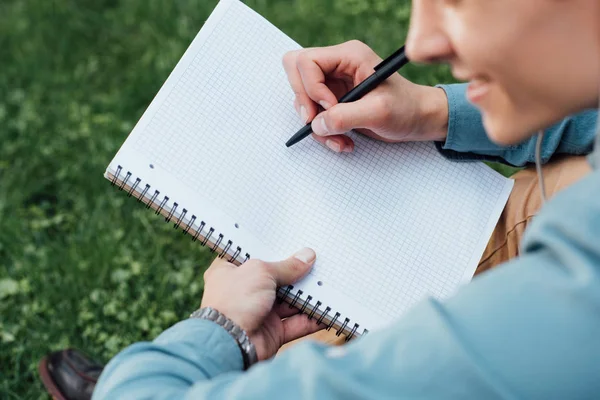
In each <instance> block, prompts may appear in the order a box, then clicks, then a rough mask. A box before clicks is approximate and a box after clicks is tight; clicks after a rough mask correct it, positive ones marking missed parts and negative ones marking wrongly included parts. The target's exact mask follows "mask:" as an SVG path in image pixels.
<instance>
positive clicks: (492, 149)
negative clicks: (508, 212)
mask: <svg viewBox="0 0 600 400" xmlns="http://www.w3.org/2000/svg"><path fill="white" fill-rule="evenodd" d="M439 87H440V88H442V89H444V91H445V92H446V95H447V97H448V107H449V117H448V136H447V139H446V142H445V143H436V145H437V148H438V150H439V151H440V152H441V153H442V155H443V156H444V157H446V158H449V159H452V160H457V161H475V160H481V161H495V162H502V163H505V164H510V165H513V166H523V165H525V164H527V163H533V162H535V145H536V139H537V138H536V137H533V138H531V139H528V140H526V141H525V142H523V143H521V144H519V145H516V146H509V147H502V146H499V145H497V144H495V143H493V142H492V141H491V140H490V139H488V137H487V135H486V132H485V129H484V127H483V122H482V120H481V114H480V112H479V110H477V108H475V107H474V106H473V105H472V104H470V103H469V102H468V101H467V98H466V96H465V92H466V87H467V85H466V84H456V85H440V86H439ZM597 114H598V112H597V110H590V111H586V112H583V113H581V114H578V115H576V116H573V117H569V118H567V119H565V120H563V121H561V122H560V123H558V124H556V125H554V126H552V127H551V128H549V129H548V130H546V132H545V136H544V141H543V145H542V161H543V162H547V161H548V160H550V159H551V158H552V156H554V155H557V154H574V155H583V154H588V153H590V152H591V151H592V148H593V144H594V136H595V128H596V120H597Z"/></svg>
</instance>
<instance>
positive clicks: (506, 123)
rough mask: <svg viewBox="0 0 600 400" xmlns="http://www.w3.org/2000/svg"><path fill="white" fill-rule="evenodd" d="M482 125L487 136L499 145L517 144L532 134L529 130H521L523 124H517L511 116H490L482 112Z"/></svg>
mask: <svg viewBox="0 0 600 400" xmlns="http://www.w3.org/2000/svg"><path fill="white" fill-rule="evenodd" d="M483 125H484V127H485V130H486V132H487V135H488V138H490V140H491V141H492V142H494V143H496V144H497V145H500V146H513V145H517V144H520V143H521V142H523V141H524V140H526V139H529V138H530V137H531V136H533V135H534V134H532V133H531V132H530V131H523V129H522V127H523V126H525V124H519V121H518V120H516V119H515V118H511V117H504V118H492V117H491V116H489V115H488V114H484V116H483ZM519 127H521V128H519ZM534 133H535V131H534Z"/></svg>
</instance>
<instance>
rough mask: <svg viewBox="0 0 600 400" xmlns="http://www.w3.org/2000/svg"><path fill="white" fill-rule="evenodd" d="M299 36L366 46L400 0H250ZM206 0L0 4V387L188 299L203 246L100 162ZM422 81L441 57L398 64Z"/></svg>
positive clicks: (380, 40) (391, 33) (148, 324)
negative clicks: (55, 355)
mask: <svg viewBox="0 0 600 400" xmlns="http://www.w3.org/2000/svg"><path fill="white" fill-rule="evenodd" d="M247 3H248V4H249V5H250V6H252V7H253V8H255V9H256V10H258V11H259V12H261V13H262V14H263V15H265V16H267V17H268V18H269V19H270V20H271V21H273V22H274V23H275V24H276V25H278V26H279V27H281V28H282V29H283V30H284V31H286V32H287V33H288V34H289V35H291V36H292V37H293V38H295V39H296V40H297V41H299V42H300V43H301V44H302V45H304V46H319V45H328V44H334V43H339V42H342V41H345V40H349V39H354V38H358V39H361V40H363V41H365V42H367V43H368V44H369V45H371V46H372V47H373V48H375V49H376V50H377V51H378V52H379V53H380V54H381V55H385V54H387V53H389V52H391V51H392V50H394V49H395V48H397V47H398V45H399V44H401V43H402V42H403V41H404V39H405V35H406V31H407V26H408V23H407V21H408V18H409V12H410V7H409V1H408V0H402V1H394V0H328V1H323V0H249V1H248V2H247ZM215 4H216V0H78V1H75V0H2V2H1V3H0V65H1V66H2V67H1V72H0V222H1V224H0V398H2V399H13V398H47V396H46V395H45V394H44V393H43V390H42V386H41V384H40V383H39V381H38V378H37V373H36V364H37V362H38V360H39V359H40V358H41V357H42V356H43V355H44V354H46V353H47V352H49V351H52V350H56V349H61V348H65V347H68V346H73V347H77V348H82V349H85V350H86V351H87V352H89V353H90V354H91V355H92V356H94V357H96V358H97V359H99V360H101V361H106V360H108V359H109V358H110V357H111V356H113V355H114V354H115V353H116V352H118V351H119V350H120V349H122V348H123V347H125V346H126V345H128V344H130V343H132V342H135V341H139V340H145V339H151V338H152V337H154V336H155V335H156V334H158V333H159V332H160V331H162V330H163V329H164V328H166V327H168V326H169V325H171V324H173V323H174V322H176V321H177V320H178V319H181V318H183V317H185V316H186V315H188V313H189V312H190V311H192V310H193V309H195V308H196V307H197V306H198V304H199V301H200V297H201V294H202V272H203V270H204V269H205V268H206V266H207V265H208V264H209V262H210V260H211V254H209V253H208V252H207V251H205V250H204V249H203V248H201V247H200V246H199V245H197V244H195V243H192V242H191V241H189V240H182V235H181V233H179V232H176V231H174V230H173V228H172V225H167V224H164V223H162V222H161V219H159V218H158V217H155V216H154V215H153V214H152V213H150V212H148V211H147V210H146V209H144V208H143V207H141V206H140V205H139V204H137V203H136V202H135V201H133V200H131V199H128V198H127V197H126V196H123V195H122V194H117V193H116V192H115V191H114V190H113V188H112V187H111V186H110V185H109V184H108V183H107V182H106V181H105V180H104V178H103V177H102V174H103V172H104V169H105V167H106V165H107V164H108V162H109V161H110V160H111V158H112V156H113V155H114V154H115V152H116V150H117V149H118V147H119V146H120V144H121V143H122V142H123V140H124V139H125V137H126V136H127V134H128V133H129V132H130V130H131V128H132V127H133V125H134V124H135V122H136V121H137V119H138V118H139V117H140V116H141V114H142V112H143V111H144V109H145V108H146V107H147V105H148V104H149V103H150V101H151V100H152V98H153V96H154V94H155V93H156V92H157V90H158V89H159V88H160V86H161V85H162V83H163V82H164V80H165V79H166V77H167V75H168V74H169V72H170V71H171V69H172V68H173V66H174V65H175V63H176V62H177V60H178V59H179V57H180V56H181V55H182V54H183V52H184V51H185V49H186V47H187V45H188V44H189V43H190V41H191V40H192V38H193V37H194V36H195V34H196V33H197V31H198V30H199V29H200V27H201V26H202V24H203V22H204V21H205V19H206V18H207V16H208V15H209V14H210V11H211V10H212V9H213V7H214V5H215ZM404 74H405V76H407V77H408V78H410V79H412V80H414V81H417V82H420V83H425V84H435V83H438V82H448V81H450V80H451V78H450V75H449V73H448V69H447V68H446V67H415V66H410V67H409V68H406V70H405V72H404Z"/></svg>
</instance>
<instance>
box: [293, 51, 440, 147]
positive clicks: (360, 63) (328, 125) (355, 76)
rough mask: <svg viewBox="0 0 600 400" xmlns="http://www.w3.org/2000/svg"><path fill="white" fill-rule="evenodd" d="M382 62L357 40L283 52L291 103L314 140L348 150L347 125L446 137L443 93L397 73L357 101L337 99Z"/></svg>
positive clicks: (393, 137)
mask: <svg viewBox="0 0 600 400" xmlns="http://www.w3.org/2000/svg"><path fill="white" fill-rule="evenodd" d="M381 61H382V60H381V58H380V57H379V56H378V55H377V54H375V52H374V51H373V50H371V49H370V48H369V47H368V46H367V45H366V44H364V43H361V42H359V41H351V42H347V43H343V44H340V45H337V46H332V47H323V48H312V49H305V50H299V51H294V52H290V53H288V54H286V55H285V57H284V60H283V65H284V68H285V71H286V73H287V75H288V79H289V81H290V84H291V85H292V89H293V90H294V93H295V94H296V100H295V104H294V105H295V107H296V110H297V111H298V114H299V115H300V116H301V117H302V119H304V120H305V121H306V123H309V122H312V128H313V132H314V135H313V137H314V138H315V139H316V140H317V141H319V142H320V143H322V144H325V145H327V147H329V148H330V149H331V150H333V151H336V152H351V151H353V150H354V143H353V142H352V139H350V138H349V137H348V136H346V135H344V134H345V133H346V132H348V131H350V130H352V129H355V130H357V131H358V132H360V133H362V134H364V135H367V136H370V137H373V138H375V139H378V140H382V141H385V142H407V141H443V140H445V138H446V132H447V129H448V100H447V98H446V94H445V92H444V91H443V90H442V89H439V88H433V87H429V86H420V85H416V84H414V83H412V82H409V81H408V80H406V79H404V78H403V77H402V76H401V75H400V74H394V75H393V76H392V77H391V78H389V79H388V80H387V81H386V82H384V83H383V84H381V85H380V86H379V87H378V88H377V89H375V90H374V91H372V92H371V93H369V94H368V95H366V96H365V97H364V98H362V99H361V100H359V101H356V102H354V103H347V104H338V99H339V98H341V97H342V96H343V95H344V94H346V93H347V92H349V91H350V90H351V89H352V88H354V87H355V86H356V85H358V84H359V83H361V82H362V81H363V80H365V79H366V78H367V77H369V76H370V75H371V74H372V73H373V72H374V70H373V68H374V67H375V66H376V65H377V64H378V63H380V62H381ZM323 110H324V111H323ZM322 111H323V112H322Z"/></svg>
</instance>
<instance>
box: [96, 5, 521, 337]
mask: <svg viewBox="0 0 600 400" xmlns="http://www.w3.org/2000/svg"><path fill="white" fill-rule="evenodd" d="M299 48H300V46H299V45H298V44H297V43H295V42H294V41H293V40H292V39H290V38H289V37H287V36H286V35H285V34H284V33H282V32H281V31H280V30H278V29H277V28H276V27H274V26H273V25H271V24H270V23H269V22H268V21H267V20H265V19H264V18H262V17H261V16H260V15H258V14H257V13H255V12H254V11H253V10H251V9H250V8H249V7H247V6H246V5H244V4H243V3H241V2H240V1H238V0H222V1H221V2H220V3H219V4H218V5H217V7H216V9H215V10H214V12H213V13H212V15H211V16H210V18H209V19H208V20H207V21H206V23H205V25H204V27H203V28H202V29H201V31H200V33H199V34H198V35H197V37H196V38H195V39H194V41H193V42H192V44H191V45H190V47H189V48H188V50H187V51H186V53H185V54H184V56H183V57H182V59H181V60H180V61H179V63H178V64H177V66H176V67H175V69H174V70H173V72H172V73H171V75H170V76H169V78H168V80H167V81H166V83H165V84H164V86H163V87H162V88H161V90H160V91H159V93H158V94H157V96H156V98H155V99H154V101H153V102H152V104H151V105H150V106H149V108H148V109H147V111H146V112H145V113H144V115H143V116H142V118H141V120H140V121H139V122H138V124H137V125H136V126H135V128H134V129H133V131H132V133H131V134H130V136H129V137H128V138H127V140H126V141H125V143H124V144H123V146H122V147H121V149H120V150H119V152H118V154H117V155H116V156H115V158H114V159H113V161H112V162H111V163H110V165H109V166H108V168H107V170H106V174H105V176H106V178H107V179H108V180H110V181H111V182H112V183H113V184H114V185H115V186H116V187H118V188H119V189H121V190H122V191H124V192H125V194H129V195H130V196H135V197H136V198H138V199H139V200H140V201H142V202H143V203H145V204H146V205H147V207H148V208H153V209H154V211H155V212H156V213H157V214H162V215H163V216H164V217H165V219H166V220H167V221H170V222H171V223H173V224H174V225H175V226H176V227H178V228H180V229H181V230H182V231H183V233H184V234H186V235H187V236H189V237H191V239H192V240H194V241H198V242H199V243H200V244H201V245H204V246H208V247H209V248H210V249H211V250H213V251H214V252H216V253H217V255H218V256H219V257H222V258H226V259H228V260H230V261H232V262H234V263H237V264H239V263H241V262H244V260H246V259H248V258H250V257H253V258H260V259H264V260H278V259H284V258H287V257H288V256H290V255H291V254H293V253H294V252H295V251H297V250H298V249H300V248H302V247H306V246H307V247H312V248H313V249H315V251H316V252H317V255H318V259H317V262H316V264H315V266H314V268H313V270H312V272H311V273H310V274H309V275H308V276H307V277H306V278H305V279H303V280H302V281H301V282H298V283H297V284H294V285H293V286H289V287H285V288H281V289H279V296H280V297H281V299H282V300H285V301H287V302H288V303H290V304H291V305H292V306H294V307H297V308H299V309H300V310H301V311H302V312H304V313H307V314H308V315H309V316H310V318H315V319H318V320H319V321H320V322H321V323H323V324H326V325H327V327H328V328H330V329H336V330H337V333H338V334H345V335H347V337H348V338H350V337H353V336H359V335H362V334H364V333H365V332H367V331H369V330H373V329H378V328H381V327H383V326H385V325H386V324H389V323H390V322H391V321H393V320H394V319H395V318H397V317H398V316H399V315H401V314H402V313H403V312H404V311H405V310H406V309H408V308H409V307H411V305H413V304H414V303H415V302H417V301H419V300H421V299H423V298H424V297H427V296H433V297H435V298H444V297H446V296H449V295H450V294H452V293H453V292H455V291H456V290H457V288H458V287H459V286H460V285H461V284H464V283H466V282H468V281H469V280H470V279H471V277H472V275H473V273H474V271H475V268H476V266H477V263H478V260H479V259H480V257H481V255H482V253H483V250H484V249H485V246H486V243H487V241H488V239H489V237H490V235H491V233H492V230H493V228H494V226H495V224H496V222H497V220H498V218H499V216H500V213H501V212H502V210H503V208H504V205H505V203H506V201H507V198H508V195H509V193H510V191H511V188H512V181H510V180H508V179H505V178H504V177H502V176H501V175H499V174H497V173H496V172H494V171H493V170H491V169H490V168H488V167H487V166H485V165H484V164H481V163H470V164H465V163H452V162H449V161H447V160H446V159H444V158H443V157H442V156H440V155H439V154H438V152H437V151H436V149H435V147H434V145H433V144H430V143H410V144H386V143H381V142H377V141H373V140H370V139H368V138H365V137H363V136H360V135H357V134H355V133H350V135H352V137H353V139H354V140H355V142H356V151H355V152H354V153H352V154H334V153H332V152H330V151H328V150H327V149H325V148H323V147H322V146H321V145H319V144H317V143H316V142H315V141H314V140H312V139H307V140H305V141H303V142H302V143H300V144H298V145H296V146H294V147H292V148H290V149H287V148H286V147H285V145H284V143H285V142H286V140H287V139H289V138H290V136H291V135H292V134H293V133H295V132H296V131H297V130H298V129H299V128H300V127H302V126H303V123H302V121H301V120H300V118H299V117H298V116H297V114H296V112H295V110H294V107H293V101H294V93H293V92H292V90H291V89H290V86H289V84H288V82H287V78H286V75H285V72H284V70H283V68H282V64H281V62H282V57H283V55H284V54H285V53H286V52H287V51H290V50H295V49H299ZM182 240H183V239H182Z"/></svg>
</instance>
